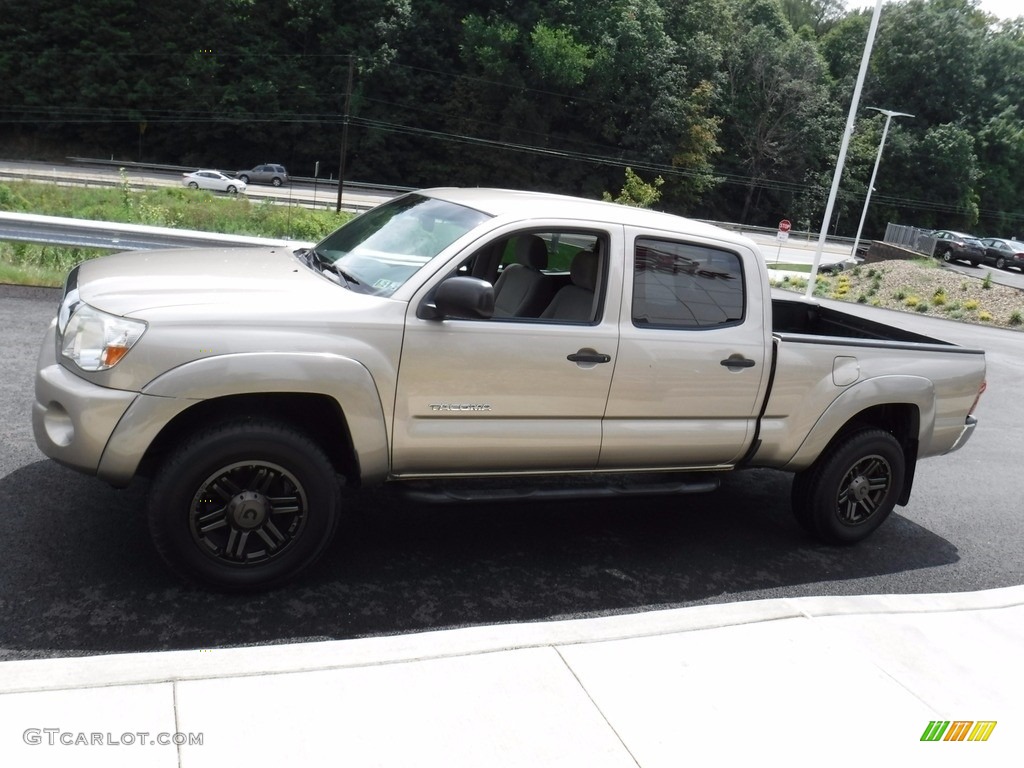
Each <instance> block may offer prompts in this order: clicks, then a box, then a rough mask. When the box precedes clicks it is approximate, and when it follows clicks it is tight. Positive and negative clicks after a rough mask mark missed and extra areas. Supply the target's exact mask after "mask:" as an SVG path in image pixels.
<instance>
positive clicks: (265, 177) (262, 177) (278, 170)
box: [235, 163, 288, 187]
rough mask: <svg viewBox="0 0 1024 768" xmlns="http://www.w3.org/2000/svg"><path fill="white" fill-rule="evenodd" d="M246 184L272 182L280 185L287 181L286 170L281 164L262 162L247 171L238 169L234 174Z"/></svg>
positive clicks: (277, 185) (276, 185)
mask: <svg viewBox="0 0 1024 768" xmlns="http://www.w3.org/2000/svg"><path fill="white" fill-rule="evenodd" d="M235 175H236V176H238V178H240V179H241V180H242V181H244V182H245V183H246V184H273V185H274V186H275V187H280V186H281V185H282V184H287V183H288V171H287V169H286V168H285V167H284V166H283V165H277V164H275V163H264V164H263V165H257V166H256V167H255V168H252V169H250V170H248V171H239V172H238V173H237V174H235Z"/></svg>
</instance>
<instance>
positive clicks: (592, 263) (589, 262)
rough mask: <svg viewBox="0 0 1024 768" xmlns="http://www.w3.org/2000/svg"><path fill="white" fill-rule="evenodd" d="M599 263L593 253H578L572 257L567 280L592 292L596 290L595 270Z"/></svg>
mask: <svg viewBox="0 0 1024 768" xmlns="http://www.w3.org/2000/svg"><path fill="white" fill-rule="evenodd" d="M599 264H600V262H599V261H598V259H597V254H596V253H594V252H593V251H580V252H579V253H577V254H576V255H575V256H573V257H572V264H571V265H570V266H569V279H570V280H572V284H573V285H576V286H579V287H580V288H585V289H587V290H588V291H593V290H595V289H596V288H597V270H598V265H599Z"/></svg>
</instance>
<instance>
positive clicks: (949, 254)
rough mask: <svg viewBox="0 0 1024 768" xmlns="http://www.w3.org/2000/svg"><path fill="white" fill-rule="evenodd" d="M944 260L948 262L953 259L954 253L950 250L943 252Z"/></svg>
mask: <svg viewBox="0 0 1024 768" xmlns="http://www.w3.org/2000/svg"><path fill="white" fill-rule="evenodd" d="M942 260H943V261H944V262H946V263H947V264H948V263H949V262H951V261H953V254H952V253H950V252H949V251H946V252H945V253H943V254H942Z"/></svg>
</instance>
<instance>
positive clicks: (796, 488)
mask: <svg viewBox="0 0 1024 768" xmlns="http://www.w3.org/2000/svg"><path fill="white" fill-rule="evenodd" d="M905 472H906V459H905V457H904V454H903V449H902V447H901V446H900V444H899V442H898V441H897V440H896V438H895V437H893V436H892V435H891V434H890V433H888V432H886V431H884V430H881V429H873V428H872V429H864V430H860V431H857V432H853V433H851V434H849V435H847V436H846V437H844V438H841V439H840V440H838V441H836V442H835V443H833V444H832V445H830V446H829V448H827V449H826V450H825V452H824V453H823V454H822V455H821V456H820V457H818V460H817V461H816V462H815V463H814V464H813V465H811V467H809V468H808V469H806V470H804V471H803V472H800V473H798V474H797V475H796V477H794V479H793V487H792V491H791V499H792V504H793V512H794V515H795V517H796V520H797V522H798V523H799V524H800V526H801V527H802V528H803V529H804V530H806V531H807V532H808V533H810V534H811V535H813V536H814V537H815V538H817V539H819V540H821V541H823V542H825V543H828V544H853V543H856V542H858V541H862V540H863V539H865V538H866V537H867V536H869V535H870V534H871V533H872V532H873V531H874V530H875V529H876V528H878V526H880V525H881V524H882V523H883V522H884V521H885V519H886V518H887V517H888V516H889V514H890V513H891V512H892V510H893V508H894V507H895V505H896V500H897V499H898V498H899V495H900V492H901V490H902V488H903V478H904V475H905Z"/></svg>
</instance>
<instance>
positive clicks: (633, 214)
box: [417, 187, 757, 252]
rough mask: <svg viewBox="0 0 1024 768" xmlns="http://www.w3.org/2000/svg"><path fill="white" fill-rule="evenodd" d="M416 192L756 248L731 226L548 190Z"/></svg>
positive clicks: (510, 213) (491, 209)
mask: <svg viewBox="0 0 1024 768" xmlns="http://www.w3.org/2000/svg"><path fill="white" fill-rule="evenodd" d="M417 194H420V195H424V196H427V197H433V198H437V199H439V200H447V201H448V202H452V203H457V204H459V205H464V206H466V207H468V208H473V209H474V210H477V211H481V212H483V213H487V214H490V215H491V216H495V217H498V216H501V217H509V218H514V219H518V218H523V219H531V218H552V217H559V218H560V217H566V218H573V219H584V220H591V221H601V222H606V223H612V224H622V225H629V226H640V227H649V228H652V229H664V230H670V231H674V232H680V233H689V234H696V235H703V236H705V237H713V238H717V239H719V240H728V241H732V242H737V243H740V242H742V243H743V244H744V245H747V246H748V247H753V249H754V250H755V252H756V251H757V246H756V245H754V244H753V242H752V241H751V240H750V239H749V238H747V237H745V236H743V235H740V234H738V233H736V232H732V231H730V230H728V229H724V228H722V227H718V226H715V225H713V224H707V223H705V222H702V221H697V220H696V219H689V218H686V217H684V216H677V215H675V214H671V213H662V212H660V211H652V210H649V209H646V208H637V207H634V206H629V205H622V204H621V203H611V202H605V201H603V200H590V199H587V198H582V197H572V196H569V195H556V194H551V193H547V192H528V191H523V190H514V189H495V188H486V187H434V188H431V189H421V190H417Z"/></svg>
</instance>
